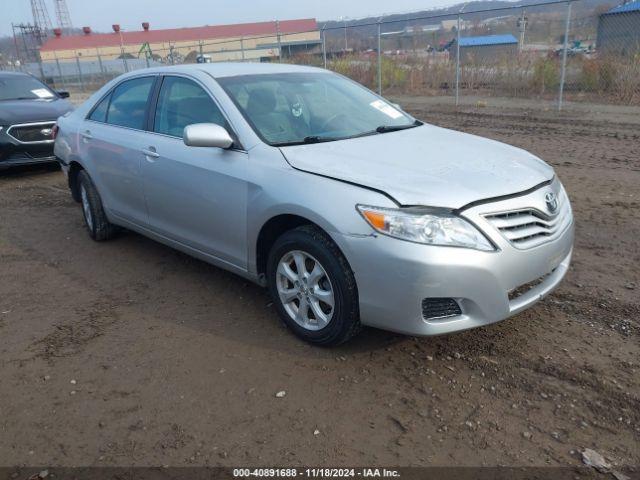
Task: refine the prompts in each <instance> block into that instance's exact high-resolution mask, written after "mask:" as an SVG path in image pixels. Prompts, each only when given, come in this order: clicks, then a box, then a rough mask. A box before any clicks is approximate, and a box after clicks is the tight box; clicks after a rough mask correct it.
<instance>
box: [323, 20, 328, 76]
mask: <svg viewBox="0 0 640 480" xmlns="http://www.w3.org/2000/svg"><path fill="white" fill-rule="evenodd" d="M326 27H327V26H326V25H323V26H322V61H323V63H324V68H327V36H326V33H325V28H326Z"/></svg>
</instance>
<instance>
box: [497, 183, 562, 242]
mask: <svg viewBox="0 0 640 480" xmlns="http://www.w3.org/2000/svg"><path fill="white" fill-rule="evenodd" d="M485 218H486V219H487V220H488V221H489V222H490V223H491V224H492V225H493V226H494V227H495V228H497V229H498V231H499V232H500V233H501V234H502V235H503V236H504V237H505V238H506V239H507V240H509V242H511V244H512V245H513V246H514V247H516V248H519V249H527V248H533V247H536V246H538V245H541V244H543V243H545V242H547V241H549V240H551V239H553V238H554V237H555V236H557V235H559V234H560V233H562V232H563V231H564V230H565V229H566V228H567V227H568V226H569V225H570V224H571V207H570V206H569V201H568V199H567V196H566V195H565V194H564V193H563V194H562V195H558V210H557V212H556V214H555V215H548V214H546V213H543V212H542V211H540V210H538V209H537V208H533V207H532V208H524V209H520V210H511V211H507V212H500V213H491V214H488V215H485Z"/></svg>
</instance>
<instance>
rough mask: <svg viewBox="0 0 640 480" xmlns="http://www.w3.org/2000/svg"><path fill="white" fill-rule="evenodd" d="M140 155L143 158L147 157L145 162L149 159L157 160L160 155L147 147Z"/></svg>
mask: <svg viewBox="0 0 640 480" xmlns="http://www.w3.org/2000/svg"><path fill="white" fill-rule="evenodd" d="M142 153H143V154H144V156H145V157H147V160H150V159H152V158H153V159H155V158H159V157H160V154H159V153H158V152H156V149H155V148H153V147H149V148H148V149H144V150H142Z"/></svg>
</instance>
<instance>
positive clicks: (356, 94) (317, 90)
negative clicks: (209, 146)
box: [217, 72, 420, 146]
mask: <svg viewBox="0 0 640 480" xmlns="http://www.w3.org/2000/svg"><path fill="white" fill-rule="evenodd" d="M217 80H218V82H219V83H220V85H222V87H223V88H224V90H225V91H226V92H227V94H228V95H229V96H230V97H231V99H232V100H233V101H234V102H235V104H236V105H237V106H238V108H239V109H240V111H241V112H242V114H243V115H244V117H245V118H246V119H247V121H248V122H249V123H250V124H251V126H252V127H253V129H254V130H255V131H256V133H257V134H258V135H259V136H260V137H261V138H262V139H263V140H264V141H265V142H267V143H269V144H270V145H275V146H284V145H292V144H294V145H295V144H300V143H315V142H320V141H333V140H341V139H345V138H352V137H356V136H363V135H375V134H381V133H386V132H389V131H393V130H399V129H404V128H411V127H413V126H418V125H420V122H417V121H416V120H415V119H413V118H411V117H410V116H409V115H407V114H405V113H403V112H401V111H400V110H398V109H397V108H395V107H394V106H393V105H391V104H389V103H387V102H386V101H384V100H382V99H381V98H380V97H378V96H376V95H375V94H373V93H372V92H370V91H369V90H367V89H366V88H364V87H362V86H360V85H358V84H357V83H355V82H352V81H351V80H348V79H346V78H344V77H341V76H339V75H335V74H332V73H324V72H320V73H278V74H262V75H241V76H235V77H226V78H219V79H217Z"/></svg>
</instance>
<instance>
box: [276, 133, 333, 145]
mask: <svg viewBox="0 0 640 480" xmlns="http://www.w3.org/2000/svg"><path fill="white" fill-rule="evenodd" d="M337 140H342V138H337V137H321V136H319V135H310V136H308V137H304V138H303V139H302V140H296V141H294V142H283V143H276V144H274V146H276V147H291V146H293V145H309V144H311V143H323V142H335V141H337Z"/></svg>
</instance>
